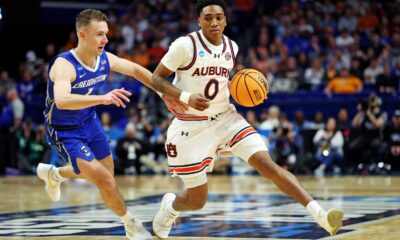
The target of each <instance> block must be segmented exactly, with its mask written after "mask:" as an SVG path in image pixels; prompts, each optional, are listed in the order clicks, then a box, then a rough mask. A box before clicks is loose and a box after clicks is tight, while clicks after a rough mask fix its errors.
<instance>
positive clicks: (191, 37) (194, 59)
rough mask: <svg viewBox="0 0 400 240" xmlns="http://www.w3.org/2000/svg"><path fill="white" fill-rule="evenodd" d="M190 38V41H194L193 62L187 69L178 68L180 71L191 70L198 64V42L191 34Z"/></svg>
mask: <svg viewBox="0 0 400 240" xmlns="http://www.w3.org/2000/svg"><path fill="white" fill-rule="evenodd" d="M188 37H189V38H190V40H192V43H193V58H192V61H191V62H190V63H189V65H187V66H186V67H182V68H178V70H179V71H186V70H188V69H190V68H191V67H192V66H193V65H194V63H195V62H196V59H197V48H196V41H195V40H194V38H193V36H192V35H191V34H189V35H188Z"/></svg>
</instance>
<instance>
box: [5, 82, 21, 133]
mask: <svg viewBox="0 0 400 240" xmlns="http://www.w3.org/2000/svg"><path fill="white" fill-rule="evenodd" d="M7 101H8V105H7V106H5V107H4V108H3V112H2V114H1V117H0V128H3V129H5V130H7V131H10V132H15V131H16V130H18V129H19V127H20V125H21V122H22V118H23V116H24V108H25V107H24V103H23V102H22V101H21V99H20V98H19V96H18V92H17V89H15V88H10V89H8V90H7Z"/></svg>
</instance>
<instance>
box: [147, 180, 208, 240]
mask: <svg viewBox="0 0 400 240" xmlns="http://www.w3.org/2000/svg"><path fill="white" fill-rule="evenodd" d="M182 180H183V181H184V183H185V187H186V189H185V190H184V191H183V192H181V193H179V194H177V195H175V194H174V193H167V194H165V195H164V197H163V199H162V201H161V207H160V210H159V211H158V212H157V214H156V216H155V218H154V220H153V231H154V233H155V234H156V235H157V236H158V237H160V238H167V237H168V235H169V233H170V231H171V228H172V224H173V223H174V222H175V219H176V218H177V217H178V216H179V213H180V212H181V211H191V210H199V209H202V208H203V207H204V205H205V204H206V202H207V198H208V184H207V175H206V172H203V173H202V174H201V175H198V176H196V177H193V178H184V179H182Z"/></svg>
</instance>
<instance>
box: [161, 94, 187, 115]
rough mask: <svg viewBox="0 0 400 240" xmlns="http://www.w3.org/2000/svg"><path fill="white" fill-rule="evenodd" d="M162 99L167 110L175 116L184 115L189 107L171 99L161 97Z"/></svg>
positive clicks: (164, 96)
mask: <svg viewBox="0 0 400 240" xmlns="http://www.w3.org/2000/svg"><path fill="white" fill-rule="evenodd" d="M162 99H163V100H164V102H165V105H166V106H167V108H168V110H169V111H170V112H171V113H172V114H174V115H175V116H176V115H177V114H184V113H185V112H186V111H187V110H188V108H189V105H187V104H185V103H183V102H181V101H179V100H177V99H175V98H173V97H169V96H166V95H163V96H162Z"/></svg>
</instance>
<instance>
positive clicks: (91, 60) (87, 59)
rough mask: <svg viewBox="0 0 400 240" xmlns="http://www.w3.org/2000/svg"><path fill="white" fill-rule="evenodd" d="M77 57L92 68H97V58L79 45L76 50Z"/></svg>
mask: <svg viewBox="0 0 400 240" xmlns="http://www.w3.org/2000/svg"><path fill="white" fill-rule="evenodd" d="M74 51H75V53H76V55H78V57H79V59H80V60H81V61H82V62H83V63H84V64H85V65H86V66H89V67H91V68H94V67H95V66H96V56H95V55H92V54H89V53H88V52H87V51H85V50H84V49H83V48H82V47H80V46H79V45H78V47H77V48H75V49H74Z"/></svg>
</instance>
